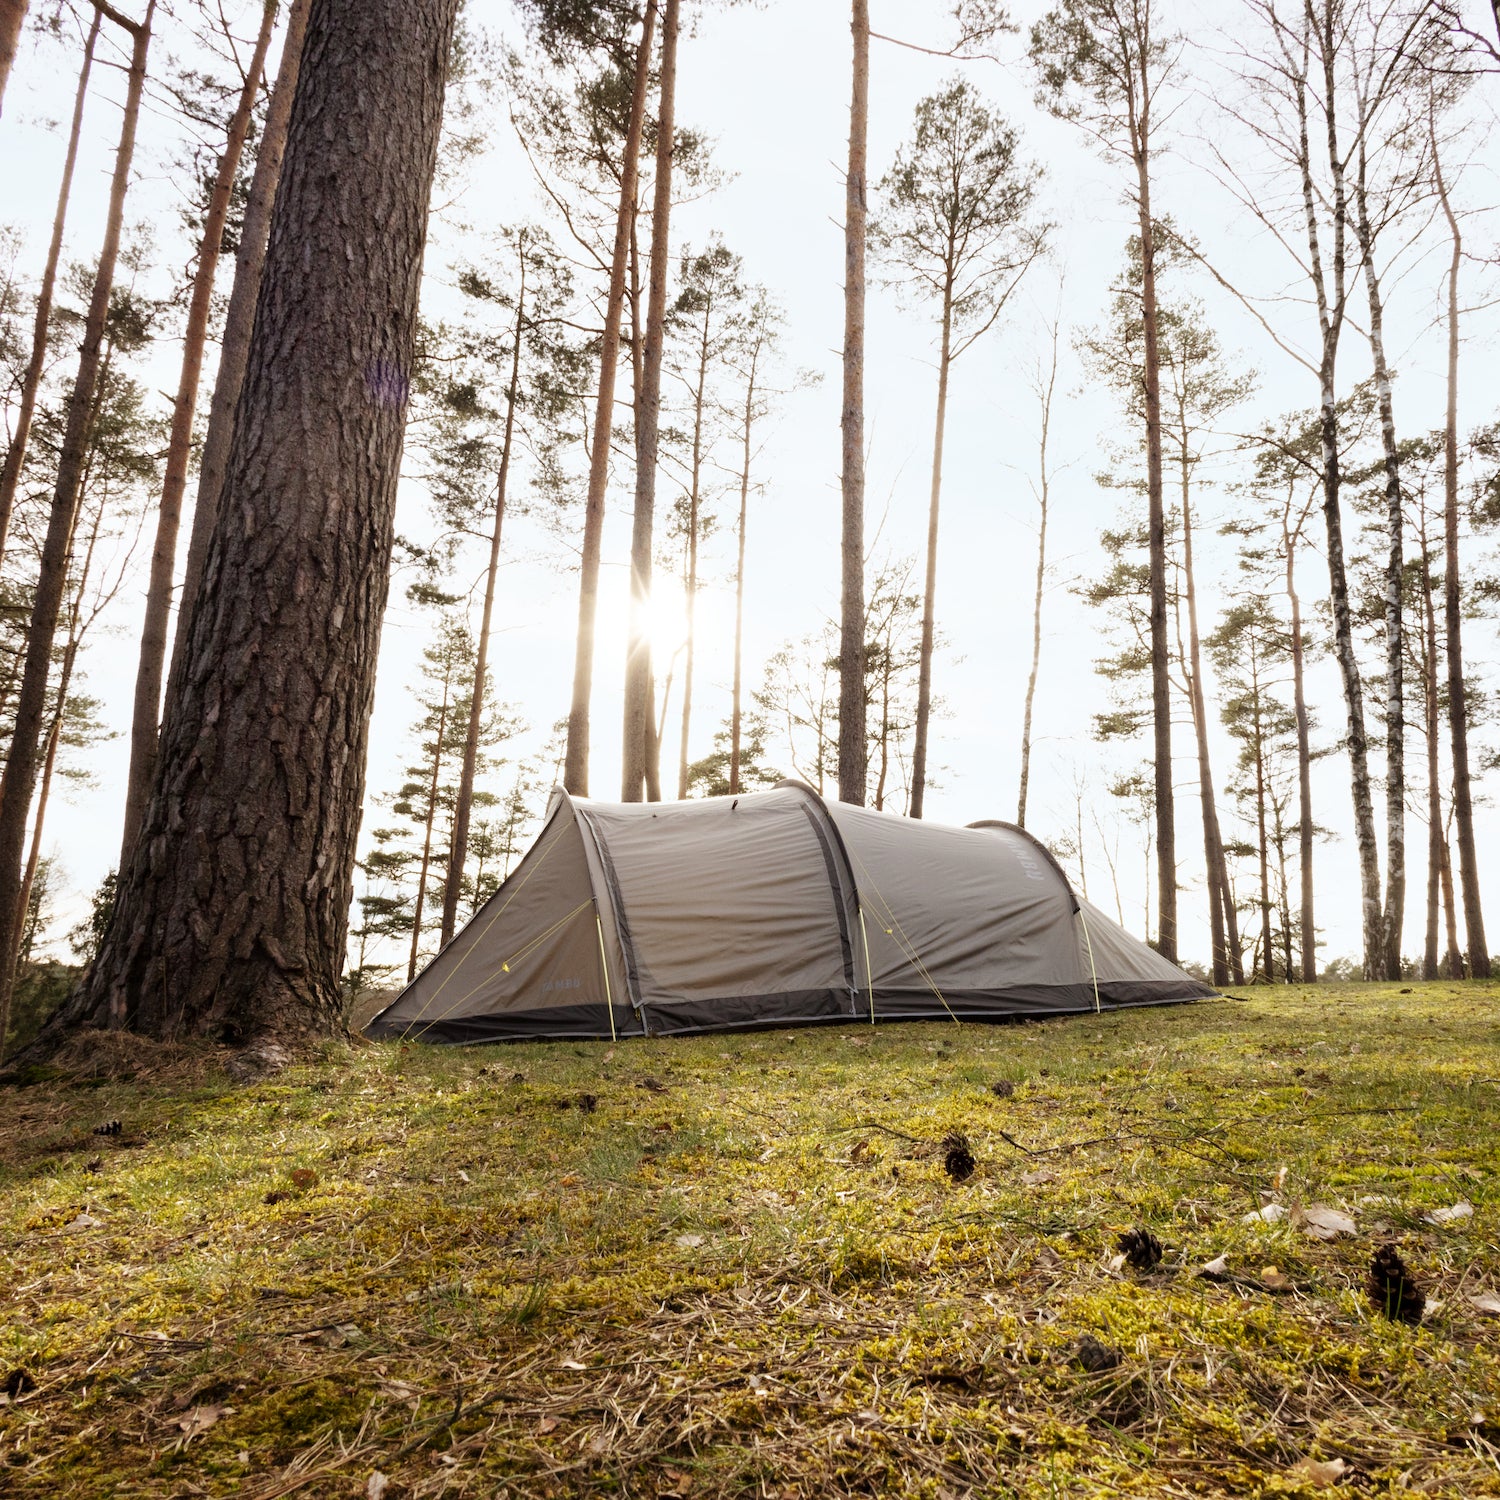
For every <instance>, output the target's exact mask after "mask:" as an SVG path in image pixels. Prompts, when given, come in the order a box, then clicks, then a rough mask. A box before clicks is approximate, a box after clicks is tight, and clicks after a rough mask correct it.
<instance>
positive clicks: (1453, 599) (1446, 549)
mask: <svg viewBox="0 0 1500 1500" xmlns="http://www.w3.org/2000/svg"><path fill="white" fill-rule="evenodd" d="M1429 126H1430V128H1431V134H1432V142H1433V179H1434V183H1435V186H1436V187H1437V192H1438V201H1439V202H1440V203H1441V204H1442V207H1443V214H1444V217H1445V218H1446V219H1447V221H1448V233H1449V235H1450V236H1451V237H1452V240H1453V255H1452V259H1451V260H1450V261H1449V263H1448V410H1447V417H1446V420H1445V422H1444V425H1443V495H1444V505H1443V615H1444V624H1445V626H1446V630H1447V636H1448V733H1449V736H1450V738H1451V739H1452V742H1453V821H1454V823H1455V824H1456V825H1457V827H1458V878H1459V885H1460V888H1461V889H1462V891H1463V903H1464V932H1465V935H1466V937H1467V938H1468V947H1469V973H1470V974H1471V975H1472V976H1473V977H1474V978H1475V979H1488V978H1489V977H1490V950H1489V945H1488V943H1487V942H1486V940H1485V935H1484V908H1483V906H1482V905H1481V903H1480V899H1479V856H1478V850H1477V848H1476V846H1475V842H1474V800H1473V793H1472V792H1471V791H1470V787H1469V704H1468V698H1467V695H1466V693H1465V690H1464V654H1463V618H1464V612H1463V594H1462V591H1461V583H1460V578H1459V572H1458V565H1459V559H1458V274H1459V270H1460V268H1461V266H1462V263H1463V234H1462V231H1461V230H1460V229H1459V225H1458V216H1457V215H1456V214H1455V213H1454V212H1453V205H1452V203H1451V202H1450V201H1449V198H1448V185H1447V183H1446V182H1445V180H1444V178H1443V168H1442V163H1441V161H1440V160H1439V159H1438V154H1437V130H1436V126H1435V124H1433V123H1432V116H1431V112H1430V111H1429Z"/></svg>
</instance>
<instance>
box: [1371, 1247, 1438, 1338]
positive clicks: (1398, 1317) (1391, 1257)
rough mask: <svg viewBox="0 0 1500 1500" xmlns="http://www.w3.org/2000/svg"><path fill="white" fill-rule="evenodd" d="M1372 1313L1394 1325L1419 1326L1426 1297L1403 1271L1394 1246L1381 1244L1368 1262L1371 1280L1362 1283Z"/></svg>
mask: <svg viewBox="0 0 1500 1500" xmlns="http://www.w3.org/2000/svg"><path fill="white" fill-rule="evenodd" d="M1365 1290H1366V1291H1367V1292H1368V1293H1369V1297H1370V1301H1371V1302H1372V1303H1374V1305H1375V1310H1376V1311H1377V1312H1380V1313H1383V1314H1384V1315H1385V1316H1386V1317H1388V1318H1390V1319H1391V1320H1392V1321H1393V1322H1396V1323H1420V1322H1421V1321H1422V1309H1423V1308H1424V1307H1426V1306H1427V1297H1426V1294H1425V1293H1424V1292H1423V1291H1422V1288H1421V1287H1419V1286H1418V1285H1417V1283H1416V1282H1415V1280H1413V1278H1412V1274H1411V1272H1410V1271H1408V1270H1407V1269H1406V1262H1405V1261H1404V1260H1402V1259H1401V1256H1400V1255H1399V1254H1398V1253H1397V1251H1396V1247H1395V1246H1394V1245H1382V1246H1381V1247H1380V1248H1379V1249H1378V1250H1377V1251H1376V1252H1375V1255H1374V1258H1373V1259H1372V1260H1371V1261H1370V1279H1369V1281H1368V1282H1366V1284H1365Z"/></svg>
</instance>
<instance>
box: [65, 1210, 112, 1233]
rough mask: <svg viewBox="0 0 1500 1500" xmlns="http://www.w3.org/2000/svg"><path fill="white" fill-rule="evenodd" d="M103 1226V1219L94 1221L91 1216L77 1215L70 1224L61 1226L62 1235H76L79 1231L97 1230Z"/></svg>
mask: <svg viewBox="0 0 1500 1500" xmlns="http://www.w3.org/2000/svg"><path fill="white" fill-rule="evenodd" d="M103 1224H104V1220H103V1219H96V1218H95V1217H94V1216H93V1215H92V1214H79V1215H78V1217H77V1218H76V1219H74V1220H73V1221H72V1222H71V1223H68V1224H64V1225H63V1233H64V1234H76V1233H77V1232H78V1231H79V1230H80V1229H99V1228H100V1227H102V1225H103Z"/></svg>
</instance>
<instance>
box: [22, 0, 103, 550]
mask: <svg viewBox="0 0 1500 1500" xmlns="http://www.w3.org/2000/svg"><path fill="white" fill-rule="evenodd" d="M4 3H5V0H0V4H4ZM23 9H24V7H23ZM102 20H103V15H102V13H101V12H100V11H98V10H95V12H94V19H93V22H92V23H91V24H90V26H89V35H88V40H87V41H86V42H85V43H84V46H83V65H82V66H81V67H80V68H79V70H78V91H77V93H76V94H75V95H74V97H73V124H72V127H71V128H70V129H69V131H68V150H67V154H66V156H65V157H64V158H63V171H62V181H61V182H60V183H59V184H58V188H57V212H56V213H54V214H53V216H52V238H51V239H50V240H49V241H48V242H47V263H46V265H45V266H43V268H42V281H41V285H40V286H39V287H38V288H37V294H36V318H35V321H34V322H33V324H32V328H31V353H30V355H29V356H28V357H27V360H26V368H25V370H24V371H23V372H22V374H21V390H20V397H19V400H18V402H17V405H16V425H15V429H14V431H13V433H12V435H11V440H10V447H8V448H7V449H6V450H5V462H4V464H3V465H0V558H3V557H4V556H5V543H6V541H7V539H8V537H9V535H10V518H11V512H12V511H13V510H14V509H15V504H16V487H17V486H18V485H19V484H20V482H21V468H22V465H24V464H25V462H26V445H27V442H28V441H29V439H30V437H31V419H32V417H33V416H34V415H35V414H36V393H37V390H38V388H39V387H40V385H41V383H42V369H43V367H44V366H45V365H46V363H47V330H48V328H49V327H50V325H51V322H52V296H53V292H54V291H55V289H56V287H57V263H58V260H59V259H60V257H61V255H62V242H63V230H64V228H65V227H66V224H67V219H68V200H69V199H70V198H71V197H72V195H73V170H74V168H75V167H76V166H77V165H78V139H79V135H80V134H81V132H82V128H83V106H84V102H85V100H86V99H87V97H88V91H89V74H90V73H91V72H92V71H93V67H94V47H95V45H96V43H97V42H98V40H99V26H100V23H101V21H102Z"/></svg>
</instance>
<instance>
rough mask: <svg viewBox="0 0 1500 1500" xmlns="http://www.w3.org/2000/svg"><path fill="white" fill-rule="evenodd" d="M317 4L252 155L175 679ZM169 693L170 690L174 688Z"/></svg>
mask: <svg viewBox="0 0 1500 1500" xmlns="http://www.w3.org/2000/svg"><path fill="white" fill-rule="evenodd" d="M311 6H312V0H292V6H291V9H290V10H289V11H288V12H287V18H286V34H285V35H284V36H283V37H282V39H281V62H280V63H279V64H278V65H277V69H276V82H275V84H274V85H273V87H272V90H271V102H270V104H269V105H268V106H267V108H266V121H265V125H264V127H263V128H262V130H261V133H260V144H259V146H258V148H257V150H256V153H255V171H254V172H253V173H252V174H251V176H250V192H249V194H248V196H247V198H246V200H245V218H244V222H243V223H242V224H241V226H240V244H239V249H238V250H237V251H236V252H235V262H234V285H233V286H232V287H231V288H230V292H229V307H228V309H227V310H226V312H225V314H224V334H223V337H222V339H221V340H220V342H219V368H218V372H217V374H216V375H215V376H214V393H213V396H212V397H211V398H210V400H209V406H208V424H207V426H206V427H205V428H204V432H203V451H202V452H201V453H200V454H199V455H198V499H197V502H196V504H195V505H194V507H193V524H192V526H191V528H190V529H189V532H188V551H187V561H186V563H185V564H184V565H183V574H182V593H181V595H180V596H179V598H178V601H177V633H176V636H175V638H174V640H173V642H172V675H173V676H175V674H176V672H177V667H178V664H179V663H180V661H181V660H182V649H183V646H184V644H185V642H186V638H187V622H188V620H189V619H190V618H191V617H192V613H193V604H194V602H195V601H196V600H197V597H198V581H199V579H200V578H202V576H203V559H204V556H205V555H206V554H207V552H208V539H209V538H210V537H211V536H212V535H213V533H214V521H215V520H216V519H217V518H218V514H219V494H220V492H221V491H222V490H223V488H224V465H225V462H226V461H227V459H228V457H229V442H230V439H231V438H232V437H233V436H234V409H235V407H236V405H237V404H238V403H239V399H240V387H241V386H242V385H243V384H244V380H245V362H246V359H247V357H248V355H249V352H250V333H251V326H252V324H253V322H254V319H255V303H256V299H257V297H258V296H259V295H260V278H261V269H262V267H263V266H264V265H265V262H266V237H267V234H268V232H269V230H270V227H271V209H272V206H273V205H274V203H275V201H276V184H277V182H278V181H279V180H280V178H281V160H282V157H283V156H284V155H285V154H286V131H287V124H288V122H289V121H290V120H291V117H292V100H293V99H294V98H295V97H296V93H297V73H298V69H299V68H300V67H301V64H302V43H303V39H304V38H305V36H306V34H307V13H308V11H309V10H310V9H311ZM169 691H170V689H169Z"/></svg>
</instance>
